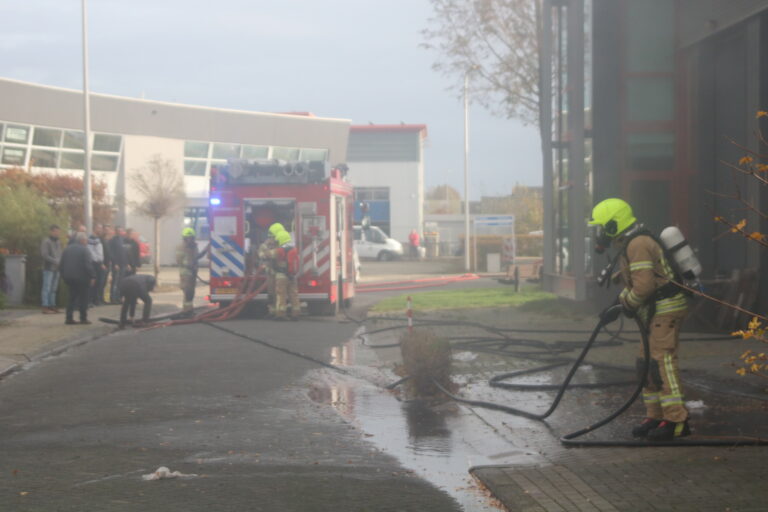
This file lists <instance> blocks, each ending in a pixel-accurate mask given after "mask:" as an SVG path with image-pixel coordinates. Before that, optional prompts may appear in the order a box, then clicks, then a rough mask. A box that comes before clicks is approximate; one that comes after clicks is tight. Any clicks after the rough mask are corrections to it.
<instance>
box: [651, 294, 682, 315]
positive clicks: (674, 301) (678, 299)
mask: <svg viewBox="0 0 768 512" xmlns="http://www.w3.org/2000/svg"><path fill="white" fill-rule="evenodd" d="M687 307H688V299H686V298H685V295H683V294H682V293H678V294H677V295H675V296H674V297H670V298H668V299H661V300H657V301H656V314H657V315H664V314H667V313H674V312H676V311H682V310H684V309H685V308H687Z"/></svg>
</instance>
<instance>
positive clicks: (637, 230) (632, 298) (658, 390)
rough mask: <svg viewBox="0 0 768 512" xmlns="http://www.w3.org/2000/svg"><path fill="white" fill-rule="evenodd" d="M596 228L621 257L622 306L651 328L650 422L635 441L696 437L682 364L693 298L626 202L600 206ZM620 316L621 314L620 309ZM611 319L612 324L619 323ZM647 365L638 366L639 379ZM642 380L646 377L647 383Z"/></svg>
mask: <svg viewBox="0 0 768 512" xmlns="http://www.w3.org/2000/svg"><path fill="white" fill-rule="evenodd" d="M589 224H590V225H594V226H597V228H598V245H599V246H600V245H602V246H607V245H609V244H610V245H612V246H613V247H614V248H615V249H616V250H618V251H619V255H618V258H619V262H620V274H621V278H622V280H623V282H624V289H623V290H622V291H621V294H620V295H619V302H620V303H621V304H622V306H623V307H624V310H625V311H626V312H627V313H628V314H630V315H632V314H636V315H638V317H639V318H640V319H641V320H642V321H643V322H644V323H645V324H646V325H647V326H648V332H649V342H650V352H651V365H650V369H649V372H648V375H647V376H643V377H645V379H646V380H645V386H644V388H643V402H644V403H645V409H646V418H645V419H644V420H643V421H642V422H641V423H640V424H639V425H637V426H636V427H635V428H634V429H632V435H633V436H634V437H646V438H648V439H649V440H651V441H670V440H673V439H674V438H677V437H682V436H687V435H689V434H690V429H689V427H688V411H687V410H686V408H685V402H684V400H683V388H682V385H681V383H680V372H679V369H678V364H677V352H678V344H679V334H680V326H681V324H682V323H683V319H684V318H685V316H686V314H687V312H688V304H687V298H686V296H685V294H683V293H682V292H681V290H680V288H678V287H677V286H675V285H674V284H673V283H672V282H671V281H672V280H673V278H674V271H673V270H672V267H671V266H670V264H669V262H668V261H667V258H666V257H665V255H664V249H663V248H662V246H661V245H660V243H659V242H658V241H657V239H656V238H655V237H654V236H653V235H652V234H651V232H650V231H648V230H646V229H645V228H643V226H642V225H641V224H639V223H638V222H637V219H635V216H634V214H633V213H632V207H631V206H630V205H629V204H628V203H627V202H625V201H623V200H621V199H616V198H611V199H606V200H604V201H601V202H599V203H598V204H597V205H595V207H594V209H593V210H592V219H591V220H590V221H589ZM613 311H616V314H618V313H619V310H618V309H614V310H613ZM614 319H615V317H613V318H612V319H610V318H605V320H606V321H608V322H610V321H612V320H614ZM643 364H644V361H643V359H638V360H637V366H638V373H639V372H640V371H641V370H642V368H643ZM641 378H642V377H641Z"/></svg>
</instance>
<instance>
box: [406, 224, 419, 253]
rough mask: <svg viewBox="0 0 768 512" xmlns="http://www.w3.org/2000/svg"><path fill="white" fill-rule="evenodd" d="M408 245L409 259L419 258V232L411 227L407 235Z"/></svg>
mask: <svg viewBox="0 0 768 512" xmlns="http://www.w3.org/2000/svg"><path fill="white" fill-rule="evenodd" d="M408 245H409V247H410V249H411V259H412V260H417V259H419V233H417V232H416V230H415V229H412V230H411V234H410V235H408Z"/></svg>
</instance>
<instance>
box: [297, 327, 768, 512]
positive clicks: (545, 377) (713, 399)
mask: <svg viewBox="0 0 768 512" xmlns="http://www.w3.org/2000/svg"><path fill="white" fill-rule="evenodd" d="M457 354H460V355H459V356H458V357H455V356H454V361H455V363H457V364H456V372H457V373H455V374H454V381H455V382H457V383H458V384H460V385H461V391H460V393H461V394H463V395H465V396H468V397H472V398H473V399H477V400H485V401H489V402H494V403H501V404H505V405H508V406H511V407H517V408H520V409H524V410H528V411H531V412H543V411H545V410H546V409H547V408H548V407H549V405H550V404H551V401H552V399H553V397H554V392H550V391H526V392H521V391H509V390H500V389H496V388H492V387H490V386H488V384H487V382H488V380H487V379H488V378H489V377H491V376H492V375H494V374H496V373H499V370H500V368H499V367H498V365H495V364H491V365H489V366H488V367H486V368H485V371H480V372H478V371H477V370H478V369H479V368H478V367H474V368H462V366H463V365H462V363H470V364H471V363H475V362H477V359H478V358H476V357H472V355H470V354H471V353H467V352H457ZM329 355H330V362H331V363H332V364H334V365H337V366H342V367H346V368H347V369H348V370H349V371H350V372H351V373H352V374H353V375H355V376H357V377H359V378H353V377H345V376H341V375H338V374H335V373H332V372H328V371H325V370H317V371H316V372H315V373H313V375H312V376H311V378H310V380H311V382H312V383H313V385H312V388H311V390H310V392H309V397H310V398H311V399H312V400H313V401H315V402H317V403H322V404H327V405H330V406H331V407H333V408H334V409H335V410H336V411H337V412H338V413H339V414H340V415H341V416H343V417H344V418H345V419H346V420H347V421H348V422H350V423H351V424H353V425H355V426H356V427H357V428H358V429H359V430H360V431H362V432H363V435H364V436H365V439H366V440H367V441H369V442H371V443H373V444H374V445H375V446H376V447H377V448H378V449H380V450H381V451H383V452H385V453H388V454H389V455H392V456H394V457H395V458H397V459H398V460H399V461H400V462H401V464H402V465H403V466H404V467H405V468H407V470H409V471H412V472H413V473H414V474H416V475H418V476H419V477H422V478H424V479H426V480H428V481H430V482H431V483H433V484H434V485H436V486H437V487H439V488H441V489H443V490H445V492H447V493H448V494H450V495H451V496H453V497H454V498H455V499H456V500H457V501H458V502H459V503H460V504H461V505H462V506H463V507H464V508H465V509H466V510H472V511H475V510H477V511H481V512H482V511H496V510H499V508H498V507H497V506H495V505H494V504H493V503H492V502H491V501H490V500H489V499H488V498H487V497H486V496H485V495H484V493H483V491H481V490H480V489H479V488H478V486H477V485H476V484H475V482H474V481H473V480H472V478H471V476H470V475H469V473H468V470H469V468H471V467H472V466H479V465H498V464H503V465H530V464H537V463H546V462H547V459H549V460H552V458H553V457H554V458H555V459H556V458H557V456H558V454H562V453H564V451H565V450H567V449H564V448H563V447H561V446H560V444H559V442H558V438H559V437H560V436H561V435H563V434H564V433H567V432H570V431H573V430H577V429H579V428H582V427H584V426H586V425H589V424H592V423H594V422H595V421H596V420H598V419H601V418H603V417H605V416H607V415H608V414H609V413H611V412H612V411H614V410H616V409H617V408H618V407H619V406H620V405H621V404H623V403H624V401H625V400H626V399H627V398H628V397H629V396H630V395H631V393H632V390H633V388H632V387H631V386H617V387H611V388H607V389H599V390H578V391H575V390H574V391H571V392H568V393H567V394H566V396H565V398H564V399H563V402H561V406H560V407H559V408H558V410H557V411H556V412H555V414H554V415H553V416H552V417H551V418H550V419H549V420H548V422H547V423H539V422H535V421H530V420H526V419H524V418H520V417H517V416H512V415H508V414H504V413H501V412H498V411H491V410H486V409H476V408H475V409H470V408H467V407H463V406H459V405H457V404H455V403H445V404H442V405H438V406H430V405H428V404H426V403H424V402H420V401H410V402H403V401H399V400H398V399H397V398H396V397H395V395H394V394H393V393H391V392H388V391H386V390H384V389H383V387H384V386H385V385H386V384H388V383H390V382H393V381H394V380H396V379H397V377H396V376H394V375H392V373H391V372H390V371H389V370H388V369H385V370H382V368H385V367H386V365H385V364H384V363H382V361H381V360H380V359H379V358H378V357H377V355H376V354H375V353H374V351H373V350H371V349H370V348H368V347H366V346H364V345H362V344H361V343H360V340H359V339H356V338H353V339H351V340H350V341H348V342H346V343H345V344H342V345H340V346H338V347H334V348H332V349H331V352H330V354H329ZM481 356H482V355H481ZM480 359H482V357H481V358H480ZM497 362H498V360H497ZM507 363H509V361H507ZM518 364H519V360H518ZM525 366H526V365H525V364H523V367H525ZM510 369H511V368H510V367H509V366H507V367H506V368H505V369H501V371H509V370H510ZM566 373H567V368H558V369H555V370H551V371H547V372H541V373H536V374H531V375H525V376H520V377H518V378H516V379H514V382H516V383H528V384H551V383H560V382H562V381H563V378H564V377H565V374H566ZM631 373H632V372H624V371H614V370H604V369H601V368H596V367H594V366H590V365H589V364H585V365H584V366H583V367H582V368H580V369H579V371H578V373H577V375H576V378H575V379H574V380H575V382H582V383H592V382H606V381H611V380H627V379H628V378H629V379H631V378H632V377H633V375H631ZM372 382H375V383H376V385H374V384H372ZM688 399H689V400H701V401H703V405H704V406H703V407H697V408H694V409H693V410H692V411H691V421H692V423H693V425H694V428H695V431H698V432H696V433H699V434H700V435H752V436H755V435H760V430H763V428H762V424H763V422H762V420H760V418H764V417H765V416H764V415H765V413H766V412H768V404H767V403H765V402H757V401H755V403H754V404H752V405H738V404H736V403H734V402H733V400H732V399H729V398H728V397H721V396H718V395H714V394H712V393H701V392H698V391H696V390H690V391H689V392H688ZM747 402H749V401H747ZM642 414H643V413H642V406H641V405H640V404H639V403H635V405H634V406H633V409H632V410H631V411H630V412H629V413H626V414H624V415H622V416H621V417H619V418H618V419H617V420H616V421H614V422H612V423H610V424H608V425H607V426H605V427H604V428H602V429H600V430H599V431H597V432H595V433H593V434H589V436H588V437H589V438H593V439H613V440H621V439H627V440H630V438H629V436H628V432H629V431H630V429H631V426H632V425H633V424H634V422H635V421H636V420H637V419H638V418H641V417H642ZM731 414H738V417H739V418H740V420H741V419H744V420H746V423H747V424H748V425H749V427H738V426H735V425H734V424H733V422H729V421H728V420H729V419H730V418H732V416H731ZM739 423H741V421H739ZM763 437H765V433H764V432H763Z"/></svg>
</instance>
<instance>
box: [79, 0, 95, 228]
mask: <svg viewBox="0 0 768 512" xmlns="http://www.w3.org/2000/svg"><path fill="white" fill-rule="evenodd" d="M82 10H83V115H84V117H85V119H84V122H83V131H84V134H85V147H84V149H85V162H84V170H85V175H84V176H83V206H84V210H85V211H84V212H83V218H84V219H85V227H86V229H87V230H88V233H92V232H93V198H92V194H91V102H90V97H89V95H88V6H87V0H82Z"/></svg>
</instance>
